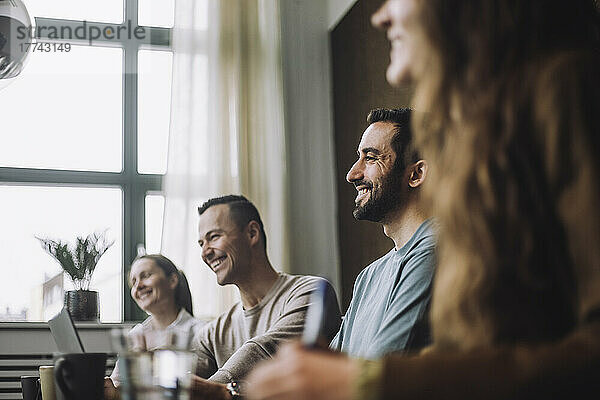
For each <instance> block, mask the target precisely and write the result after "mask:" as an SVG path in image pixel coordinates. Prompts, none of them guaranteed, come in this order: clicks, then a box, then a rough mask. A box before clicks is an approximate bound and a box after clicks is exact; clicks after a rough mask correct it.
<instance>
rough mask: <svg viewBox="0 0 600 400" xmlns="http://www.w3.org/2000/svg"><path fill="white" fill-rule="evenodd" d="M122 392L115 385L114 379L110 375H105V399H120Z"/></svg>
mask: <svg viewBox="0 0 600 400" xmlns="http://www.w3.org/2000/svg"><path fill="white" fill-rule="evenodd" d="M120 399H121V394H120V393H119V389H117V388H116V387H115V384H114V383H113V381H112V379H110V378H109V377H108V376H105V377H104V400H120Z"/></svg>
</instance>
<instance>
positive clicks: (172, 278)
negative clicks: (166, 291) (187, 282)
mask: <svg viewBox="0 0 600 400" xmlns="http://www.w3.org/2000/svg"><path fill="white" fill-rule="evenodd" d="M177 284H179V275H178V274H176V273H175V272H173V273H172V274H171V275H169V287H170V288H171V289H175V288H176V287H177Z"/></svg>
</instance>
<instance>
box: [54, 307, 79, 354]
mask: <svg viewBox="0 0 600 400" xmlns="http://www.w3.org/2000/svg"><path fill="white" fill-rule="evenodd" d="M48 325H49V326H50V332H52V336H53V337H54V341H55V342H56V347H58V351H60V352H61V353H85V351H84V350H83V344H82V343H81V339H80V338H79V334H78V333H77V330H76V329H75V325H74V324H73V320H72V319H71V314H69V312H68V311H67V309H66V308H64V307H63V309H62V310H61V311H60V312H59V313H58V314H56V316H54V317H53V318H52V319H51V320H50V321H48Z"/></svg>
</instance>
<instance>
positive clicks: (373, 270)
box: [356, 248, 397, 282]
mask: <svg viewBox="0 0 600 400" xmlns="http://www.w3.org/2000/svg"><path fill="white" fill-rule="evenodd" d="M396 253H397V252H396V250H395V249H393V248H392V249H390V251H388V252H387V253H385V254H384V255H382V256H381V257H379V258H378V259H376V260H375V261H373V262H371V263H370V264H369V265H367V266H366V267H365V268H363V270H362V271H360V273H359V274H358V276H357V277H356V281H357V282H358V281H360V280H362V279H365V278H367V277H368V276H370V275H377V274H378V273H379V272H380V271H381V269H382V268H385V267H386V265H387V263H388V261H390V260H392V259H394V256H395V255H396Z"/></svg>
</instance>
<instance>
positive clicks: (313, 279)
mask: <svg viewBox="0 0 600 400" xmlns="http://www.w3.org/2000/svg"><path fill="white" fill-rule="evenodd" d="M283 275H285V279H286V283H287V284H286V285H285V288H286V291H287V292H288V293H289V294H290V296H289V297H294V296H296V295H298V294H301V293H308V292H312V291H314V290H316V289H317V288H318V287H319V285H321V284H325V285H326V286H327V287H328V288H329V289H330V290H333V285H332V284H331V282H329V281H328V280H327V279H325V278H323V277H320V276H314V275H290V274H283Z"/></svg>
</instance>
